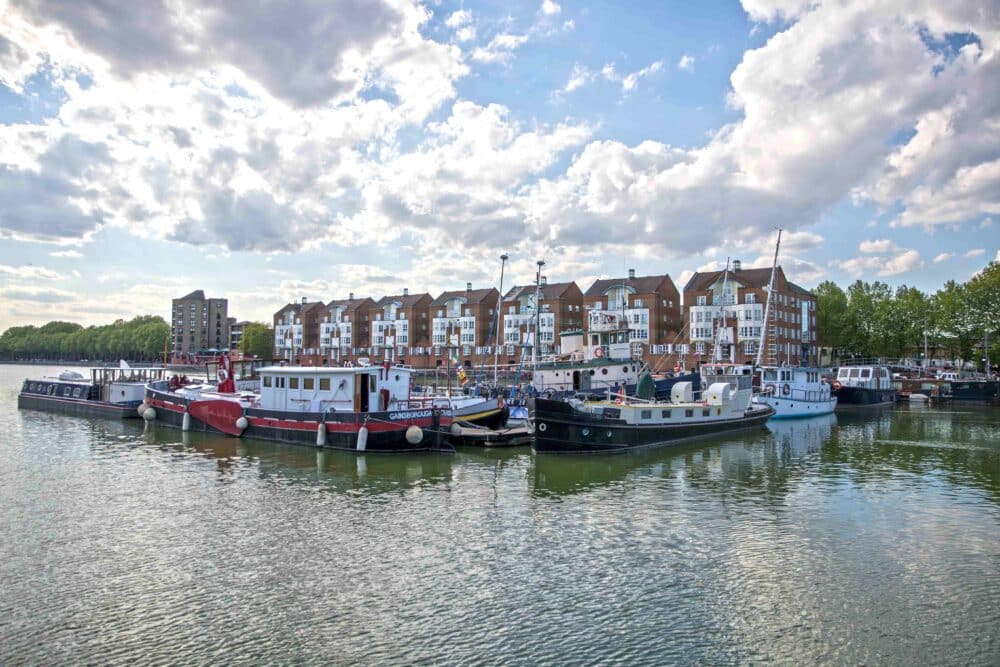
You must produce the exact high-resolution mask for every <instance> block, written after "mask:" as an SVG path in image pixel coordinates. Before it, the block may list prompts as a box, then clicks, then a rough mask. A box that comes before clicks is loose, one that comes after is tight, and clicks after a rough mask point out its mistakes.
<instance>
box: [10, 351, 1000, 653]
mask: <svg viewBox="0 0 1000 667" xmlns="http://www.w3.org/2000/svg"><path fill="white" fill-rule="evenodd" d="M23 372H24V371H23V369H16V368H14V369H12V368H11V367H2V366H0V429H3V432H4V435H5V437H4V438H2V439H0V535H2V536H3V538H2V539H0V664H63V663H95V664H108V665H126V664H133V663H135V662H136V661H139V662H148V663H159V664H168V663H171V664H173V663H184V664H187V663H209V662H226V663H245V664H260V663H313V664H316V663H319V664H346V663H360V664H413V663H419V664H454V663H459V664H480V663H483V662H495V663H504V664H515V665H518V664H523V665H533V664H540V663H543V664H579V663H584V664H593V663H602V664H603V663H619V664H620V663H626V664H677V663H682V664H691V663H702V664H720V663H721V664H733V663H748V662H777V663H780V664H788V663H791V664H815V663H822V664H827V663H834V664H845V663H847V664H853V663H875V664H885V663H889V664H927V663H966V664H998V663H1000V558H998V554H1000V502H998V500H1000V489H998V484H1000V481H998V480H1000V410H995V409H965V408H963V409H961V410H955V411H952V410H944V409H939V408H936V407H931V408H919V409H912V408H909V407H906V406H904V407H903V408H902V409H890V410H882V411H872V412H860V411H859V412H856V413H851V414H846V413H845V414H842V415H836V416H834V415H830V416H825V417H819V418H815V419H810V420H786V421H778V422H771V423H769V424H767V427H766V428H761V429H759V430H756V431H751V432H740V433H736V434H730V435H727V436H718V437H715V438H711V439H705V440H700V441H696V442H690V443H687V444H684V445H682V446H678V447H669V448H664V449H658V450H650V451H645V452H641V453H632V454H624V455H609V456H579V457H576V456H537V457H536V456H534V455H532V454H531V452H530V449H528V448H518V449H497V450H476V449H470V448H466V449H463V450H461V451H459V452H458V453H456V454H451V455H447V454H431V453H426V454H416V455H390V456H376V455H372V454H368V455H364V456H357V455H354V454H350V453H347V452H339V451H322V450H316V449H313V448H310V447H300V446H294V445H282V444H276V443H266V442H258V441H249V440H247V441H244V440H239V439H235V438H225V437H213V436H210V435H207V434H202V433H192V434H182V433H181V432H179V431H174V430H169V429H155V428H153V429H149V430H144V429H143V424H142V423H141V422H138V421H132V422H124V423H123V422H114V421H103V420H87V419H79V418H75V417H63V416H61V415H52V414H48V413H40V412H27V411H25V412H19V411H17V410H16V409H15V408H14V399H15V397H16V388H17V386H19V385H20V381H21V378H22V377H23ZM36 374H37V373H36Z"/></svg>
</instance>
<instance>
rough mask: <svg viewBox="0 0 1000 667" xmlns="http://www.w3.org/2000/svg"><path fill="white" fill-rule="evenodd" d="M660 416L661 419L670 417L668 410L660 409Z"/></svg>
mask: <svg viewBox="0 0 1000 667" xmlns="http://www.w3.org/2000/svg"><path fill="white" fill-rule="evenodd" d="M660 417H662V418H663V419H670V410H661V411H660Z"/></svg>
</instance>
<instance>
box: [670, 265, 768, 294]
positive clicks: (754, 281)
mask: <svg viewBox="0 0 1000 667" xmlns="http://www.w3.org/2000/svg"><path fill="white" fill-rule="evenodd" d="M778 270H779V271H781V267H780V266H779V267H778ZM723 273H725V271H706V272H704V273H696V274H694V275H693V276H691V279H690V280H688V282H687V285H685V286H684V291H685V292H687V291H689V290H706V289H708V288H709V287H711V286H712V285H714V284H715V282H716V281H717V280H721V279H722V274H723ZM782 275H784V272H782ZM729 279H730V280H736V281H737V282H739V283H740V284H742V285H746V286H747V287H767V286H768V285H769V284H770V283H771V269H740V270H739V271H733V270H730V271H729Z"/></svg>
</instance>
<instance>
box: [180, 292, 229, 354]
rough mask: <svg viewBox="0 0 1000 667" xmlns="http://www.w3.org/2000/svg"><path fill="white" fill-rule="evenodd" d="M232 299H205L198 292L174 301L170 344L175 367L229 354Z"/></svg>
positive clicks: (202, 293) (201, 293) (203, 293)
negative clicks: (221, 354)
mask: <svg viewBox="0 0 1000 667" xmlns="http://www.w3.org/2000/svg"><path fill="white" fill-rule="evenodd" d="M229 335H230V332H229V301H228V299H217V298H205V292H204V291H202V290H195V291H193V292H191V293H190V294H188V295H187V296H183V297H181V298H179V299H173V301H172V304H171V309H170V340H171V352H172V354H171V357H172V358H173V363H187V362H192V361H195V360H196V357H198V356H205V355H209V354H215V353H218V352H220V351H222V350H228V349H229V346H230V340H229Z"/></svg>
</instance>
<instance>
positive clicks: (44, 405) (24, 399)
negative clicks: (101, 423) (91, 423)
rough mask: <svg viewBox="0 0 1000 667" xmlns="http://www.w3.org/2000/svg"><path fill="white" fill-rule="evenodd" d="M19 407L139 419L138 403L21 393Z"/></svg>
mask: <svg viewBox="0 0 1000 667" xmlns="http://www.w3.org/2000/svg"><path fill="white" fill-rule="evenodd" d="M17 407H18V408H19V409H22V410H44V411H46V412H59V413H62V414H65V415H73V416H77V417H101V418H104V419H138V418H139V413H138V412H137V411H136V408H137V407H138V403H127V404H122V403H107V402H105V401H94V400H88V399H84V398H68V397H61V396H44V395H41V394H30V393H21V394H18V396H17Z"/></svg>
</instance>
